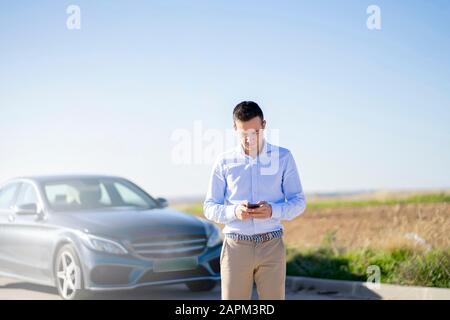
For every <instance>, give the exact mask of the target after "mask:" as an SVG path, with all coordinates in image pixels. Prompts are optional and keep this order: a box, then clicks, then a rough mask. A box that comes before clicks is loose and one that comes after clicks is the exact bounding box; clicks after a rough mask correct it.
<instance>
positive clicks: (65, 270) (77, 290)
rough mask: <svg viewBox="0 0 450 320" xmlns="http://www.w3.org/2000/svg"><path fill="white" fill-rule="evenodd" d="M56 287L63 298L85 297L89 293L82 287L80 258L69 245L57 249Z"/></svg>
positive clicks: (75, 298) (76, 298)
mask: <svg viewBox="0 0 450 320" xmlns="http://www.w3.org/2000/svg"><path fill="white" fill-rule="evenodd" d="M54 271H55V279H56V287H57V289H58V293H59V295H60V297H61V298H63V299H64V300H79V299H86V298H88V297H89V296H90V293H89V292H88V291H86V290H84V289H83V272H82V269H81V263H80V259H79V258H78V255H77V253H76V252H75V250H74V249H73V247H72V246H71V245H64V246H62V247H61V249H59V251H58V253H57V255H56V259H55V267H54Z"/></svg>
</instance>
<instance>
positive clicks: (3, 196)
mask: <svg viewBox="0 0 450 320" xmlns="http://www.w3.org/2000/svg"><path fill="white" fill-rule="evenodd" d="M18 186H19V183H12V184H8V185H6V186H4V187H3V188H1V189H0V210H7V209H9V208H10V207H11V206H12V202H13V200H14V196H15V194H16V191H17V187H18Z"/></svg>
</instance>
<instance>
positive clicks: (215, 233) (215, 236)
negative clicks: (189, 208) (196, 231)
mask: <svg viewBox="0 0 450 320" xmlns="http://www.w3.org/2000/svg"><path fill="white" fill-rule="evenodd" d="M200 219H201V220H202V222H203V224H204V225H205V228H206V236H207V237H208V242H207V244H206V245H207V246H208V247H215V246H217V245H218V244H220V243H221V242H222V241H223V235H222V231H221V230H220V228H219V227H218V226H216V225H215V224H213V223H210V222H208V221H207V220H205V219H203V218H200Z"/></svg>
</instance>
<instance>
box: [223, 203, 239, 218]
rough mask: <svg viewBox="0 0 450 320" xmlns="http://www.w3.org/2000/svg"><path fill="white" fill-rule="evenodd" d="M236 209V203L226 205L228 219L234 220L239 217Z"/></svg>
mask: <svg viewBox="0 0 450 320" xmlns="http://www.w3.org/2000/svg"><path fill="white" fill-rule="evenodd" d="M235 210H236V205H235V204H231V205H228V206H225V217H226V219H227V221H233V220H235V219H237V217H236V213H235Z"/></svg>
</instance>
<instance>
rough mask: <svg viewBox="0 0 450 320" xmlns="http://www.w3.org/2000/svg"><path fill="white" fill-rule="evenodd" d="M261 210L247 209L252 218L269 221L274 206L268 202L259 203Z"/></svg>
mask: <svg viewBox="0 0 450 320" xmlns="http://www.w3.org/2000/svg"><path fill="white" fill-rule="evenodd" d="M258 204H259V205H260V207H259V208H256V209H247V212H248V213H249V214H250V217H252V218H255V219H268V218H270V217H272V206H271V205H270V204H268V203H267V202H266V201H259V202H258Z"/></svg>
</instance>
